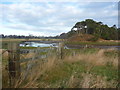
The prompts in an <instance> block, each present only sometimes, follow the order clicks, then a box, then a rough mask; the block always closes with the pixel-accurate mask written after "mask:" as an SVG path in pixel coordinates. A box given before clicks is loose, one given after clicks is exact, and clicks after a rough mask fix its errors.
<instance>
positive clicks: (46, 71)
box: [14, 48, 118, 88]
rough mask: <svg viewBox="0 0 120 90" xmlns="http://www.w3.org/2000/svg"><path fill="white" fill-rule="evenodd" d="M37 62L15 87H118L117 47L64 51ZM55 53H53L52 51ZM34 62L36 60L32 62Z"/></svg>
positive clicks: (22, 75)
mask: <svg viewBox="0 0 120 90" xmlns="http://www.w3.org/2000/svg"><path fill="white" fill-rule="evenodd" d="M63 51H64V58H63V59H59V58H58V57H57V56H56V54H54V55H53V56H51V57H49V58H47V59H46V60H47V61H46V60H45V62H42V61H44V60H39V61H36V65H35V66H34V67H33V68H32V69H30V70H29V71H26V70H25V72H28V75H27V77H26V78H23V77H24V76H25V74H24V73H22V74H21V79H20V80H18V82H17V83H16V85H15V86H14V87H18V88H116V87H117V85H118V68H117V67H118V56H117V53H118V51H115V50H114V49H109V50H103V49H92V48H88V49H83V50H79V49H72V50H69V49H68V50H67V49H66V50H63ZM51 53H52V52H51ZM29 63H30V62H29ZM31 63H33V62H31Z"/></svg>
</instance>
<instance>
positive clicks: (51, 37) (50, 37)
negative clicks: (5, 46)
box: [0, 34, 55, 39]
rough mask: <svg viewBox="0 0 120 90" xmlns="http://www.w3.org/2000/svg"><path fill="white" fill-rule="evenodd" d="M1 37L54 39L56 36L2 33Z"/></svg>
mask: <svg viewBox="0 0 120 90" xmlns="http://www.w3.org/2000/svg"><path fill="white" fill-rule="evenodd" d="M0 38H15V39H54V38H55V37H53V36H48V37H44V36H33V35H28V36H24V35H4V34H1V35H0Z"/></svg>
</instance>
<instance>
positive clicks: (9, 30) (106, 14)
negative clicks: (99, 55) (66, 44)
mask: <svg viewBox="0 0 120 90" xmlns="http://www.w3.org/2000/svg"><path fill="white" fill-rule="evenodd" d="M0 10H1V11H2V12H0V18H1V20H2V21H1V22H0V34H6V35H9V34H12V35H14V34H16V35H29V34H33V35H37V36H55V35H59V34H61V33H63V32H68V31H70V30H71V28H72V26H73V25H74V24H75V23H76V22H79V21H82V20H85V19H93V20H95V21H101V22H103V23H104V24H107V25H109V26H112V25H114V24H116V25H118V3H117V2H5V1H4V2H1V3H0Z"/></svg>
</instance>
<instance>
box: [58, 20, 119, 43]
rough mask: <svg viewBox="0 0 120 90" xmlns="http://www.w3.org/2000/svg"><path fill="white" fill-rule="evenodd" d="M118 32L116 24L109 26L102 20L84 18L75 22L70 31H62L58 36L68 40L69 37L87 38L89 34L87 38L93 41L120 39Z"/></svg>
mask: <svg viewBox="0 0 120 90" xmlns="http://www.w3.org/2000/svg"><path fill="white" fill-rule="evenodd" d="M118 33H120V29H118V28H117V27H116V25H113V26H112V27H109V26H108V25H104V24H103V23H102V22H96V21H94V20H92V19H86V20H85V21H81V22H77V23H76V24H75V25H74V26H73V27H72V28H71V31H69V32H67V33H62V34H61V35H60V36H59V38H62V39H68V40H70V39H71V38H73V37H76V38H74V39H79V40H81V39H82V40H88V39H87V36H89V39H90V37H91V39H90V40H93V41H94V40H97V39H104V40H117V39H120V37H118ZM80 36H81V38H80Z"/></svg>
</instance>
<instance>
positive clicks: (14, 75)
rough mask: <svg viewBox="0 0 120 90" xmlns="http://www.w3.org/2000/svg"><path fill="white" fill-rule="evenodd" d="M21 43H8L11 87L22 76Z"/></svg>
mask: <svg viewBox="0 0 120 90" xmlns="http://www.w3.org/2000/svg"><path fill="white" fill-rule="evenodd" d="M19 50H20V49H19V44H18V43H12V42H10V43H9V45H8V52H9V53H8V56H9V61H8V64H9V65H8V67H9V84H10V87H13V86H14V85H15V83H16V80H17V79H18V78H19V76H20V62H19V60H20V51H19Z"/></svg>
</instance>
